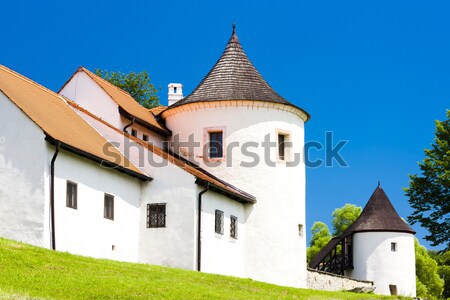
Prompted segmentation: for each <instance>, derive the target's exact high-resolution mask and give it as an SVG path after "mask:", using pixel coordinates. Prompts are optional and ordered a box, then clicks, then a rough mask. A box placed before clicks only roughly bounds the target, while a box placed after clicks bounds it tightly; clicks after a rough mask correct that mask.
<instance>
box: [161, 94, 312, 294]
mask: <svg viewBox="0 0 450 300" xmlns="http://www.w3.org/2000/svg"><path fill="white" fill-rule="evenodd" d="M163 117H164V118H165V121H166V126H167V127H168V128H169V129H170V130H171V131H172V133H173V136H175V135H178V136H179V140H180V141H188V139H189V136H190V135H194V140H195V141H196V142H199V143H200V145H201V146H200V147H196V148H195V149H194V152H193V153H187V152H186V151H189V150H187V149H184V150H183V149H182V150H181V152H180V154H185V157H186V158H187V159H190V160H192V161H194V162H196V163H199V164H200V166H202V167H203V168H205V169H207V170H208V171H209V172H211V173H213V174H214V175H216V176H218V177H220V178H222V179H224V180H226V181H227V182H230V183H231V184H234V185H236V186H239V187H241V188H242V189H244V190H245V191H248V192H249V193H251V194H252V195H254V196H255V197H256V198H257V199H258V202H257V203H256V204H254V205H251V206H246V207H245V224H246V247H245V251H244V265H245V272H246V274H247V276H249V277H251V278H254V279H257V280H261V281H266V282H271V283H275V284H280V285H289V286H296V287H304V286H305V285H306V240H305V233H304V227H305V226H304V224H305V184H304V183H305V166H304V164H303V160H302V159H300V157H303V156H302V155H303V153H302V151H303V145H304V119H303V118H302V117H303V115H302V113H301V112H300V111H299V110H293V109H292V108H288V109H287V110H286V106H284V105H276V104H273V103H272V104H267V103H264V102H259V101H234V102H232V101H223V102H219V103H211V104H210V105H208V104H207V103H204V104H201V105H184V106H182V107H180V108H176V109H174V110H169V111H168V112H167V114H166V113H163ZM191 120H195V122H192V121H191ZM208 130H213V131H215V130H221V131H223V133H224V144H225V149H224V153H225V155H224V156H225V157H224V159H222V160H219V161H213V160H209V159H207V158H206V154H205V153H204V147H203V146H204V145H205V144H206V143H207V142H208V141H207V132H208ZM280 131H281V132H283V133H285V134H288V135H289V140H290V142H291V143H292V145H291V148H290V149H289V152H290V153H291V157H289V158H287V159H286V161H280V160H278V159H277V150H276V149H277V148H276V147H275V146H272V147H271V148H270V151H268V152H267V154H268V155H269V156H270V157H269V158H270V161H271V162H273V163H266V161H265V155H266V153H265V149H264V148H263V147H262V145H261V143H263V142H264V139H265V136H266V135H269V136H270V141H271V142H273V143H275V144H276V141H277V136H276V135H277V133H278V132H280ZM256 143H258V144H256ZM245 145H247V146H245ZM242 146H245V147H248V148H247V150H248V151H250V152H252V153H254V155H256V156H257V157H258V159H259V160H260V161H259V162H256V163H255V164H254V165H252V166H245V165H244V166H243V165H242V162H246V163H251V162H252V161H253V158H252V157H250V156H249V155H248V154H246V153H245V152H243V151H242V150H241V147H242ZM173 150H174V151H176V150H177V149H173ZM294 154H297V160H298V163H297V165H296V166H294V167H292V166H286V164H288V162H289V161H294V159H295V158H294ZM281 220H282V221H281ZM299 228H300V231H299Z"/></svg>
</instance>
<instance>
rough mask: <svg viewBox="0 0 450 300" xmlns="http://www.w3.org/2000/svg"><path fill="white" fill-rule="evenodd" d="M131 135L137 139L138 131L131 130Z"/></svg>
mask: <svg viewBox="0 0 450 300" xmlns="http://www.w3.org/2000/svg"><path fill="white" fill-rule="evenodd" d="M131 135H132V136H135V137H137V130H136V129H131Z"/></svg>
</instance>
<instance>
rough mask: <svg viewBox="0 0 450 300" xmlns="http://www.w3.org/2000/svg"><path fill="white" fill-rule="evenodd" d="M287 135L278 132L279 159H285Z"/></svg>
mask: <svg viewBox="0 0 450 300" xmlns="http://www.w3.org/2000/svg"><path fill="white" fill-rule="evenodd" d="M285 137H286V136H285V135H284V134H278V159H279V160H285V152H286V149H285V144H284V142H285Z"/></svg>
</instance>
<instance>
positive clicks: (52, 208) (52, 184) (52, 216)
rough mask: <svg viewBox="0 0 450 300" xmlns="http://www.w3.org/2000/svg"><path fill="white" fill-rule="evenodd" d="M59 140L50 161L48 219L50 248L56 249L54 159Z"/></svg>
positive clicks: (56, 154)
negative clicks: (50, 236)
mask: <svg viewBox="0 0 450 300" xmlns="http://www.w3.org/2000/svg"><path fill="white" fill-rule="evenodd" d="M60 144H61V142H59V141H58V144H56V149H55V154H53V158H52V162H51V164H50V220H51V230H52V241H51V242H52V250H56V240H55V161H56V157H57V156H58V153H59V145H60Z"/></svg>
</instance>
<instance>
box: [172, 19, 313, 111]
mask: <svg viewBox="0 0 450 300" xmlns="http://www.w3.org/2000/svg"><path fill="white" fill-rule="evenodd" d="M222 100H257V101H268V102H275V103H281V104H285V105H289V106H293V107H296V106H295V105H293V104H292V103H290V102H289V101H287V100H286V99H284V98H283V97H281V96H280V95H278V94H277V93H276V92H275V91H274V90H273V89H272V87H271V86H270V85H269V84H268V83H267V82H266V81H265V80H264V78H263V77H262V76H261V74H259V72H258V71H257V70H256V68H255V67H254V66H253V64H252V63H251V61H250V60H249V59H248V57H247V55H246V54H245V52H244V50H243V49H242V46H241V43H240V42H239V39H238V37H237V35H236V31H235V28H234V26H233V33H232V35H231V38H230V40H229V41H228V44H227V46H226V47H225V51H224V52H223V54H222V56H221V57H220V58H219V60H218V61H217V63H216V64H215V65H214V67H213V68H212V69H211V71H209V73H208V74H207V75H206V76H205V78H203V80H202V81H201V82H200V84H199V85H198V86H197V88H196V89H195V90H194V91H193V92H192V93H191V94H190V95H189V96H187V97H185V98H184V99H182V100H180V101H178V102H176V103H175V104H173V105H171V106H170V107H169V108H168V109H171V108H173V107H177V106H180V105H183V104H188V103H194V102H210V101H222ZM296 108H298V107H296ZM302 111H303V110H302ZM303 112H304V111H303ZM305 114H306V115H307V117H308V118H309V115H308V113H306V112H305Z"/></svg>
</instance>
